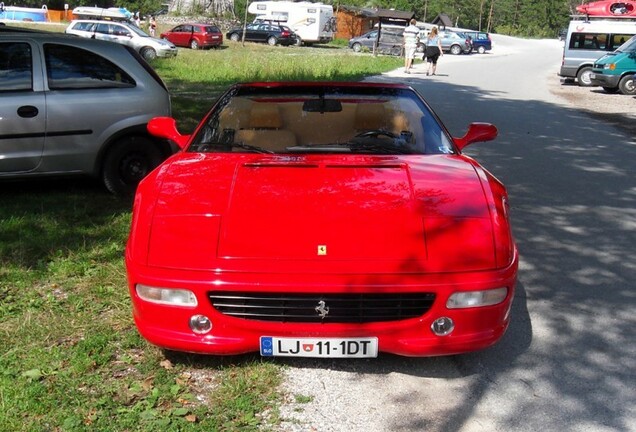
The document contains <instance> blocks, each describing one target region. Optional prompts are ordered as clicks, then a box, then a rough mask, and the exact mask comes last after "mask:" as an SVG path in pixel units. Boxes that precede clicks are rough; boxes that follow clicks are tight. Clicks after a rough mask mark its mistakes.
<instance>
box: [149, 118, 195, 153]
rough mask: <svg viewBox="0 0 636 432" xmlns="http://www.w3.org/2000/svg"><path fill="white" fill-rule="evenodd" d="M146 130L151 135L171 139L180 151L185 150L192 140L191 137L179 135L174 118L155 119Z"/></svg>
mask: <svg viewBox="0 0 636 432" xmlns="http://www.w3.org/2000/svg"><path fill="white" fill-rule="evenodd" d="M146 128H147V129H148V132H149V133H150V134H151V135H153V136H156V137H159V138H166V139H169V140H170V141H173V142H174V143H175V144H177V145H178V146H179V148H180V149H184V148H185V146H186V144H187V143H188V141H189V140H190V135H182V134H180V133H179V131H178V130H177V122H176V121H175V119H173V118H172V117H155V118H153V119H152V120H150V121H149V122H148V126H146Z"/></svg>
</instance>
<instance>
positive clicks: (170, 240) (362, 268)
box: [126, 152, 518, 356]
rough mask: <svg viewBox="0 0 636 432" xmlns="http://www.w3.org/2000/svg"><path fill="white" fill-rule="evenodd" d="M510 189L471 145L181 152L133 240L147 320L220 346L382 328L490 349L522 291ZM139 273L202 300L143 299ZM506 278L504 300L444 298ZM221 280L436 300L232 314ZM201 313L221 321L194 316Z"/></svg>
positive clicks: (177, 335) (408, 343) (150, 185)
mask: <svg viewBox="0 0 636 432" xmlns="http://www.w3.org/2000/svg"><path fill="white" fill-rule="evenodd" d="M449 185H451V187H449ZM506 200H507V195H506V192H505V189H504V187H503V185H502V184H501V183H500V182H499V181H498V180H496V179H495V178H494V177H493V176H492V175H491V174H490V173H488V172H487V171H485V170H484V169H483V168H481V167H480V166H479V165H478V164H477V163H476V162H475V161H473V160H472V159H470V158H468V157H466V156H464V155H462V154H441V155H427V156H424V157H423V156H421V155H345V156H343V155H340V154H303V155H294V156H289V155H263V154H258V153H225V154H217V153H188V152H181V153H178V154H176V155H174V156H173V157H172V158H170V159H169V160H168V161H167V162H166V163H165V164H163V165H162V166H161V167H160V168H159V169H157V170H155V171H154V172H153V173H151V174H150V175H149V176H148V177H147V178H146V179H144V180H143V181H142V183H141V184H140V186H139V189H138V192H137V196H136V199H135V205H134V213H133V221H132V226H131V234H130V237H129V241H128V245H127V250H126V265H127V270H128V277H129V288H130V293H131V297H132V300H133V315H134V317H135V322H136V324H137V327H138V328H139V331H140V332H141V334H142V335H143V336H144V337H145V338H146V339H147V340H149V341H150V342H151V343H153V344H156V345H159V346H162V347H165V348H168V349H173V350H179V351H189V352H198V353H207V354H219V355H226V354H239V353H246V352H251V351H258V350H259V338H260V337H261V336H265V335H267V336H279V337H284V336H289V337H323V338H329V337H334V338H335V337H337V338H350V337H377V338H378V347H379V351H382V352H390V353H395V354H400V355H407V356H433V355H447V354H456V353H462V352H467V351H473V350H477V349H482V348H485V347H487V346H490V345H492V344H494V343H495V342H496V341H497V340H499V339H500V338H501V336H502V335H503V333H504V332H505V330H506V328H507V326H508V323H509V319H510V318H509V312H510V308H511V304H512V299H513V296H514V285H515V281H516V273H517V265H518V256H517V251H516V247H515V245H514V241H513V238H512V235H511V232H510V226H509V223H508V215H507V204H506ZM321 248H322V249H321ZM137 284H144V285H147V286H153V287H154V286H157V287H165V288H178V289H186V290H190V291H192V292H193V293H194V294H195V296H196V298H197V305H196V306H188V307H184V306H166V305H161V304H155V303H150V302H147V301H144V300H142V299H141V298H140V297H139V296H138V295H137V292H136V288H135V287H136V285H137ZM500 287H506V288H507V295H506V297H505V299H504V300H503V301H502V302H500V303H498V304H496V305H492V306H485V307H472V308H464V309H449V308H447V307H446V304H447V300H448V298H449V297H450V296H451V294H453V293H455V292H459V291H475V290H488V289H495V288H500ZM211 292H245V293H290V292H291V293H315V294H329V293H347V294H353V293H359V294H371V293H420V292H430V293H434V294H435V301H434V302H433V304H432V306H431V308H430V310H428V311H427V312H426V313H425V314H423V315H422V316H418V317H415V318H410V319H405V320H399V321H391V322H370V323H363V324H360V323H306V322H271V321H267V322H265V321H257V320H250V319H242V318H237V317H234V316H228V315H226V314H223V313H220V312H219V311H218V310H217V309H215V308H214V307H213V306H212V304H211V302H210V299H209V298H208V294H209V293H211ZM197 314H201V315H205V316H207V317H209V319H210V320H211V322H212V324H213V329H212V331H211V332H210V333H208V334H205V335H200V334H195V333H194V332H193V331H192V330H191V329H190V327H189V324H188V323H189V320H190V317H192V316H193V315H197ZM440 317H449V318H451V319H453V321H454V322H455V323H456V328H455V330H454V331H453V332H452V333H451V334H449V335H447V336H438V335H436V334H434V333H433V332H432V331H431V325H432V323H433V321H434V320H435V319H437V318H440Z"/></svg>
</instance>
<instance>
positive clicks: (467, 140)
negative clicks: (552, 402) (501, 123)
mask: <svg viewBox="0 0 636 432" xmlns="http://www.w3.org/2000/svg"><path fill="white" fill-rule="evenodd" d="M497 133H498V132H497V128H496V127H495V126H494V125H491V124H490V123H471V124H470V125H469V126H468V132H466V135H464V136H463V137H461V138H453V141H455V145H457V147H459V149H460V150H462V149H463V148H464V147H466V146H467V145H468V144H471V143H474V142H479V141H491V140H494V139H495V138H497Z"/></svg>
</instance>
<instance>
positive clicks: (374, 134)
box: [356, 129, 398, 139]
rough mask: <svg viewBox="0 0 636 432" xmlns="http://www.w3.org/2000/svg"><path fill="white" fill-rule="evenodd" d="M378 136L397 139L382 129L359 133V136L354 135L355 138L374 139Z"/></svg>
mask: <svg viewBox="0 0 636 432" xmlns="http://www.w3.org/2000/svg"><path fill="white" fill-rule="evenodd" d="M379 136H386V137H389V138H393V139H395V138H398V136H397V135H396V134H394V133H393V132H390V131H388V130H384V129H373V130H369V131H366V132H360V133H359V134H357V135H356V138H371V137H373V138H375V137H379Z"/></svg>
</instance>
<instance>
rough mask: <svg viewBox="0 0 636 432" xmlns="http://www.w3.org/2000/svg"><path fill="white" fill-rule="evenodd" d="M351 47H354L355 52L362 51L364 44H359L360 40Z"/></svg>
mask: <svg viewBox="0 0 636 432" xmlns="http://www.w3.org/2000/svg"><path fill="white" fill-rule="evenodd" d="M351 48H352V49H353V51H354V52H360V51H362V45H361V44H359V43H358V42H356V43H354V44H353V46H352V47H351Z"/></svg>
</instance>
